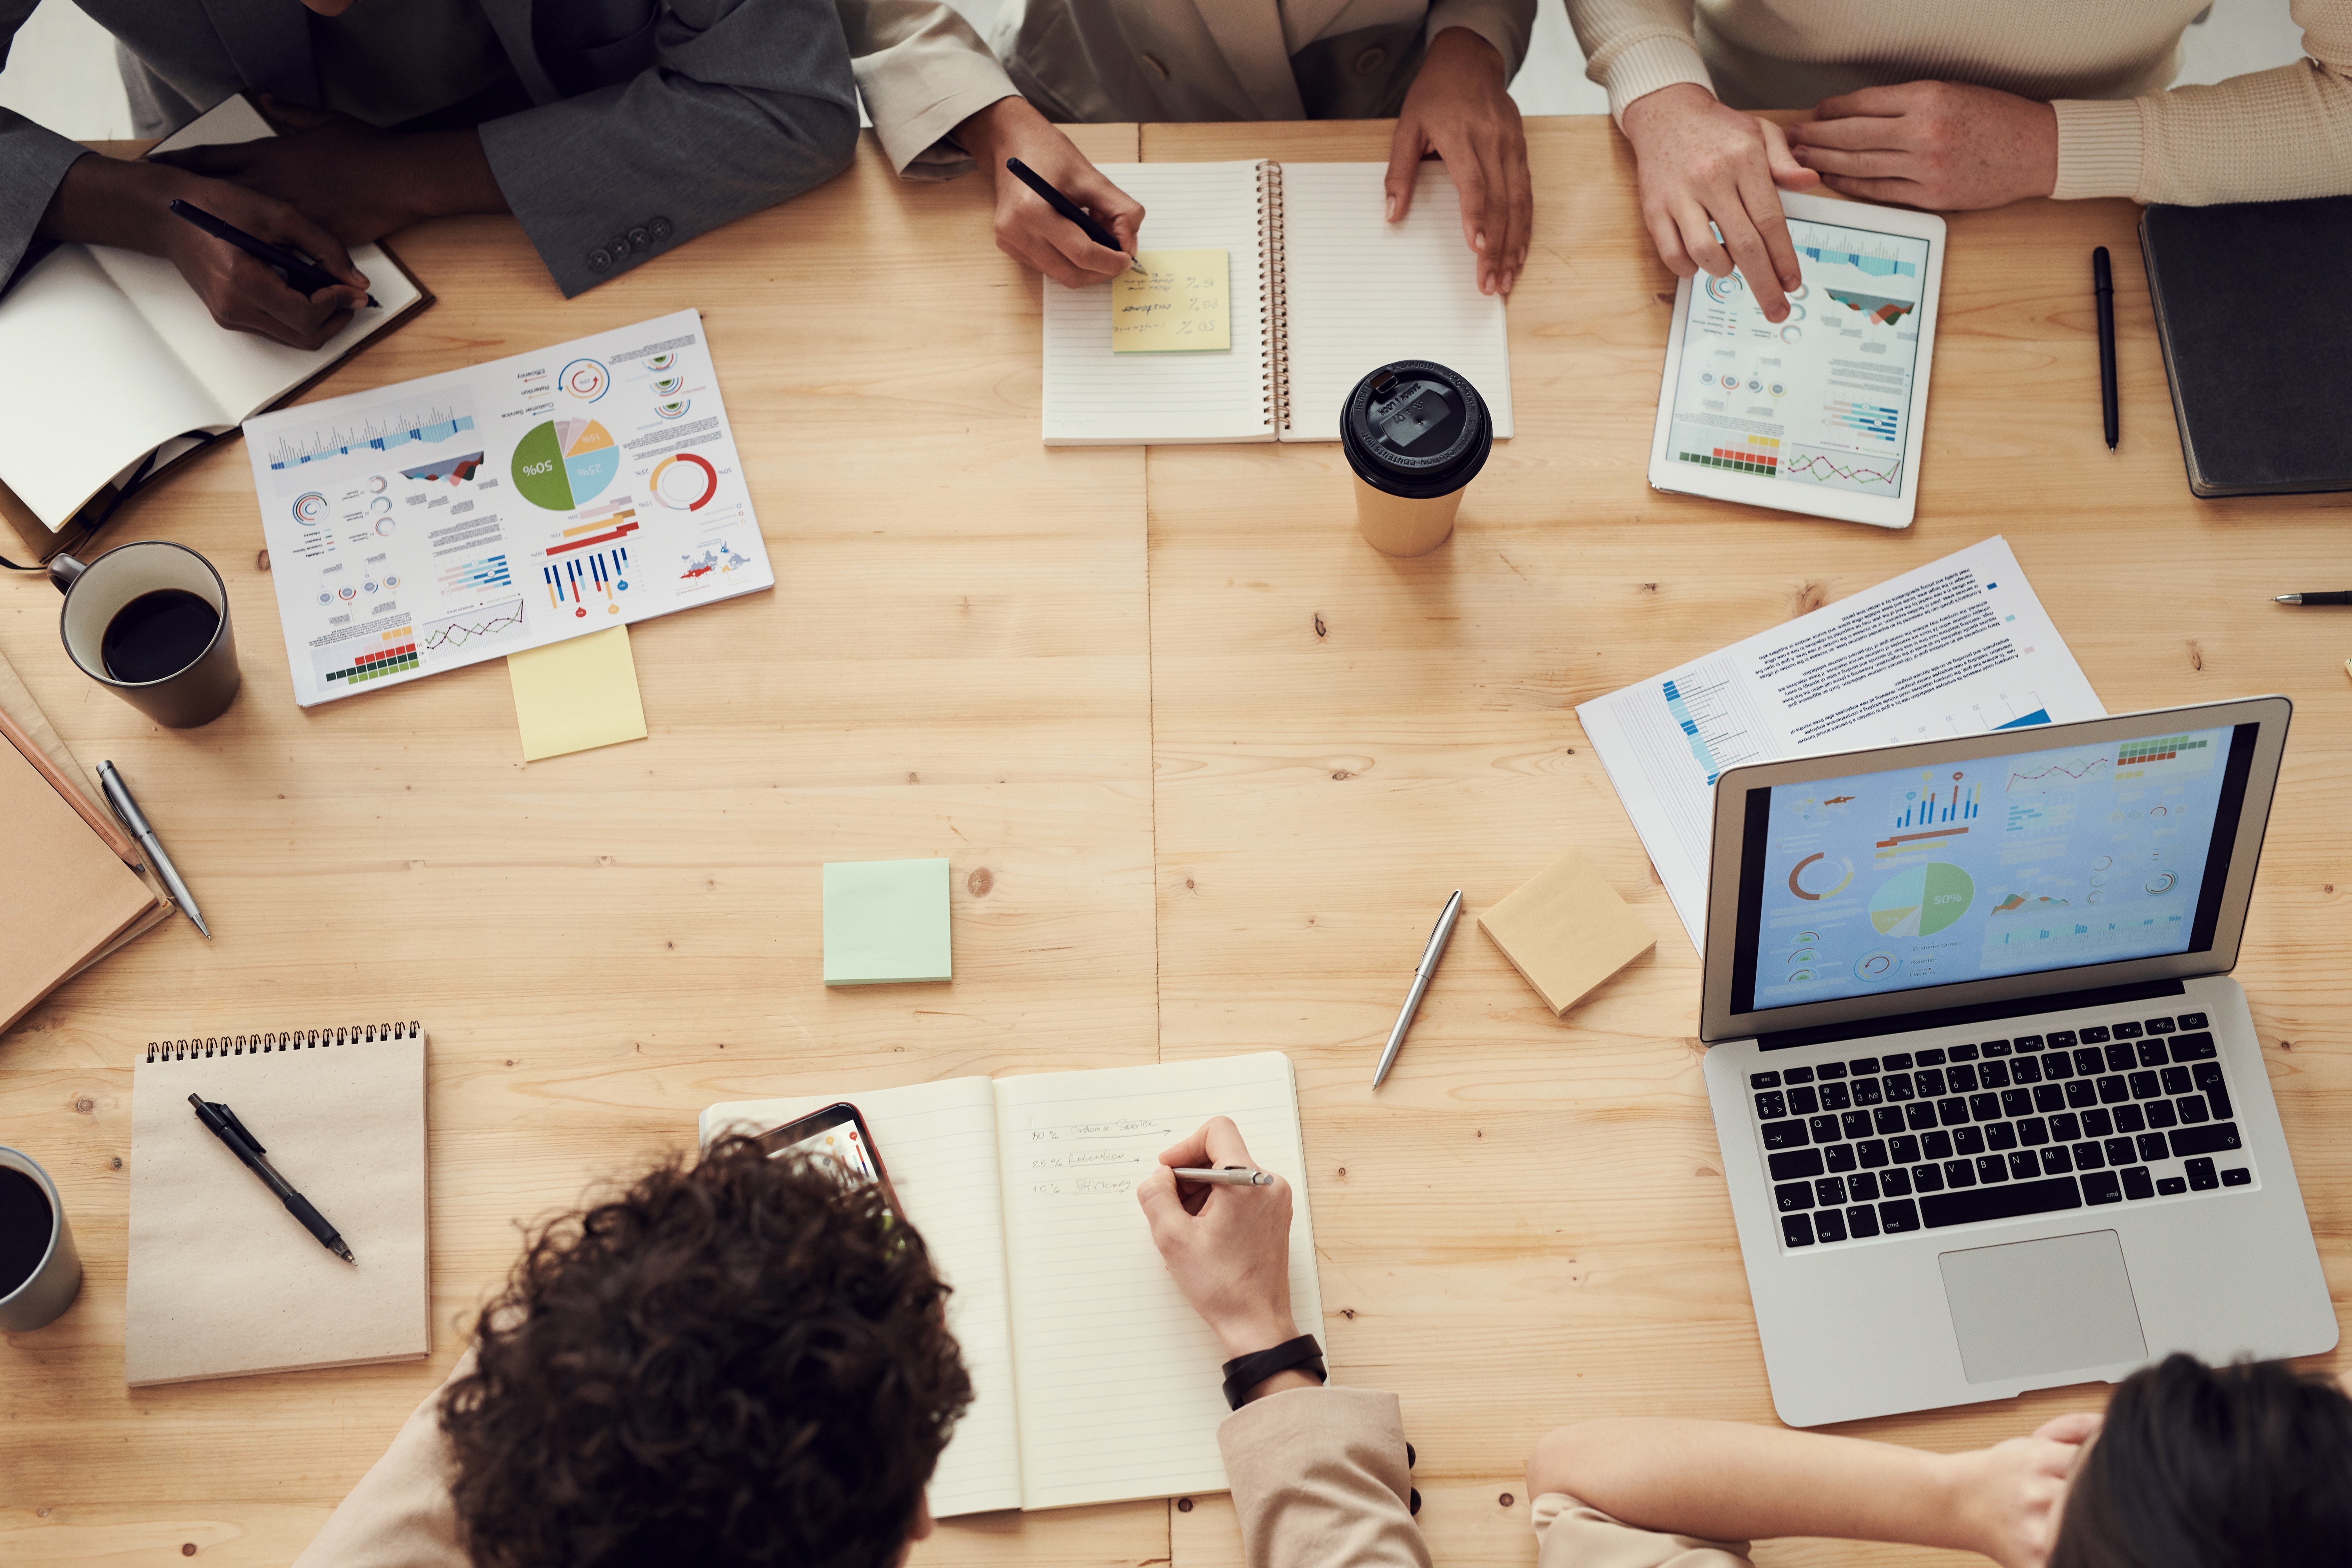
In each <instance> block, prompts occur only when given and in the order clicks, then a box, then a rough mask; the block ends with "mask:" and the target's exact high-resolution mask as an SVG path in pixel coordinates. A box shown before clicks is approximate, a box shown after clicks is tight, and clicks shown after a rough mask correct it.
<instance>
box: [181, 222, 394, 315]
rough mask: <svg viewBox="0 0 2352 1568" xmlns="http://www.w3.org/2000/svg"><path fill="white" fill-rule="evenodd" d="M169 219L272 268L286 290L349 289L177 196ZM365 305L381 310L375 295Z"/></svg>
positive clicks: (313, 266)
mask: <svg viewBox="0 0 2352 1568" xmlns="http://www.w3.org/2000/svg"><path fill="white" fill-rule="evenodd" d="M172 216H173V217H178V218H185V219H187V220H188V222H190V223H192V224H194V225H195V226H197V227H198V228H200V229H203V230H204V231H205V233H206V234H208V235H211V236H212V237H214V238H215V239H217V240H220V241H221V242H223V243H224V244H227V245H234V246H236V247H237V248H238V249H239V250H242V251H244V252H245V253H246V254H247V256H250V257H252V258H255V259H256V260H257V261H260V262H262V263H264V264H266V265H268V266H270V267H275V268H278V271H280V272H282V273H284V274H285V275H286V284H287V287H289V288H290V289H294V290H295V291H296V292H298V293H300V294H305V295H309V294H316V293H317V292H318V291H319V290H320V289H346V288H349V287H350V285H349V284H347V283H345V282H344V281H343V280H342V279H340V278H338V277H336V276H335V275H334V274H333V273H331V272H329V271H327V270H326V269H325V268H321V267H320V266H319V265H318V264H317V263H315V262H310V261H305V260H304V259H303V258H300V257H299V256H297V255H295V254H294V253H293V252H292V251H290V250H281V249H279V248H278V247H277V246H274V245H272V244H270V243H269V242H268V240H266V239H256V238H254V237H253V236H251V235H249V234H247V233H246V232H245V230H243V229H241V228H239V227H237V226H236V225H235V224H233V223H230V222H228V221H227V220H226V219H224V218H216V217H215V216H213V215H212V214H210V213H208V212H206V211H205V209H204V208H202V207H200V206H196V205H194V204H192V203H189V202H184V201H182V200H181V199H180V198H179V197H177V196H173V198H172ZM367 302H368V305H369V306H370V308H372V309H373V310H382V309H383V306H381V305H378V304H377V303H376V302H375V296H374V295H373V294H371V295H369V296H368V297H367Z"/></svg>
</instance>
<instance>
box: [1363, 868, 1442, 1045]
mask: <svg viewBox="0 0 2352 1568" xmlns="http://www.w3.org/2000/svg"><path fill="white" fill-rule="evenodd" d="M1461 913H1462V893H1461V890H1460V889H1455V890H1454V896H1453V897H1452V898H1450V899H1448V900H1445V908H1444V910H1443V911H1442V912H1441V913H1440V914H1439V915H1438V917H1437V929H1436V930H1435V931H1431V932H1430V933H1429V945H1428V946H1427V947H1425V948H1423V950H1422V953H1421V963H1420V965H1419V967H1417V968H1415V969H1414V970H1413V972H1412V990H1410V991H1408V992H1406V993H1405V997H1404V1007H1403V1009H1402V1011H1401V1012H1399V1013H1398V1014H1397V1021H1396V1027H1395V1028H1393V1029H1391V1030H1390V1031H1389V1043H1388V1048H1387V1049H1385V1050H1383V1051H1381V1065H1380V1066H1379V1067H1378V1068H1375V1069H1374V1070H1373V1073H1372V1087H1373V1088H1374V1089H1378V1088H1380V1087H1381V1079H1384V1078H1386V1077H1388V1076H1389V1068H1392V1067H1394V1066H1395V1065H1396V1059H1397V1052H1399V1051H1401V1050H1402V1049H1403V1048H1404V1033H1405V1031H1406V1030H1407V1029H1410V1028H1412V1016H1413V1015H1414V1014H1415V1013H1417V1012H1419V1011H1420V1010H1421V998H1422V994H1423V992H1425V991H1427V990H1428V989H1429V977H1430V976H1431V975H1433V974H1434V973H1437V961H1438V960H1439V959H1440V958H1442V957H1444V954H1445V942H1446V939H1447V938H1449V937H1451V936H1452V935H1453V934H1454V920H1455V918H1456V917H1457V916H1459V915H1460V914H1461Z"/></svg>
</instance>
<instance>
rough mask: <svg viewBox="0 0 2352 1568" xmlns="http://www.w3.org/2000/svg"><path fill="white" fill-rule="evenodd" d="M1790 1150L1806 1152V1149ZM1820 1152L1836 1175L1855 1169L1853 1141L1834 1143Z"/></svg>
mask: <svg viewBox="0 0 2352 1568" xmlns="http://www.w3.org/2000/svg"><path fill="white" fill-rule="evenodd" d="M1790 1152H1791V1153H1803V1152H1806V1151H1804V1150H1791V1151H1790ZM1819 1152H1820V1153H1821V1154H1822V1157H1823V1159H1824V1160H1825V1161H1826V1162H1827V1163H1828V1164H1829V1168H1830V1171H1831V1173H1832V1174H1834V1175H1841V1176H1842V1175H1843V1174H1845V1173H1847V1172H1848V1171H1851V1170H1853V1165H1854V1160H1853V1144H1851V1143H1832V1144H1831V1145H1830V1146H1829V1147H1828V1148H1826V1149H1823V1150H1821V1151H1819Z"/></svg>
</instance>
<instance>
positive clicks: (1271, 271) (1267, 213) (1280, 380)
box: [1257, 162, 1290, 436]
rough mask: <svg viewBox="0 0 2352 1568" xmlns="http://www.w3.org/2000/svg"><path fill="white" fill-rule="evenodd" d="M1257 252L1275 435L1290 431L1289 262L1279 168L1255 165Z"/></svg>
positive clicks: (1269, 406)
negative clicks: (1261, 270) (1262, 267)
mask: <svg viewBox="0 0 2352 1568" xmlns="http://www.w3.org/2000/svg"><path fill="white" fill-rule="evenodd" d="M1257 241H1258V253H1259V254H1260V255H1262V256H1264V257H1265V283H1264V284H1263V285H1262V286H1261V288H1260V289H1259V293H1258V321H1259V323H1260V324H1261V325H1262V326H1263V327H1264V328H1265V332H1266V356H1265V363H1266V374H1265V385H1266V401H1267V408H1266V412H1267V414H1268V415H1269V416H1271V417H1272V419H1273V421H1274V429H1275V434H1276V435H1277V436H1278V435H1280V434H1281V433H1282V432H1284V431H1286V430H1287V429H1289V428H1290V286H1289V269H1290V263H1289V261H1288V259H1287V258H1286V257H1285V256H1284V254H1283V252H1284V250H1285V249H1286V247H1285V245H1284V243H1283V231H1282V165H1281V164H1279V163H1271V162H1269V163H1260V164H1259V165H1258V166H1257Z"/></svg>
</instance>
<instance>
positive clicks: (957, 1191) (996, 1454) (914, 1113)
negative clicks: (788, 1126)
mask: <svg viewBox="0 0 2352 1568" xmlns="http://www.w3.org/2000/svg"><path fill="white" fill-rule="evenodd" d="M843 1100H848V1101H849V1102H850V1103H851V1104H853V1105H855V1106H856V1107H857V1110H858V1114H860V1115H861V1116H863V1117H865V1118H866V1126H867V1128H868V1129H870V1130H871V1131H872V1132H873V1134H874V1144H875V1147H876V1148H877V1150H879V1151H880V1152H881V1155H882V1163H883V1166H884V1167H885V1168H886V1169H887V1170H888V1171H889V1173H890V1186H891V1189H892V1190H893V1191H895V1192H896V1193H897V1194H898V1202H899V1205H900V1206H901V1207H903V1208H904V1209H905V1210H906V1214H907V1217H908V1219H909V1220H911V1221H912V1222H913V1223H914V1226H915V1228H916V1229H918V1230H919V1231H921V1232H922V1233H923V1242H924V1245H926V1246H927V1247H929V1248H930V1251H931V1258H932V1261H933V1262H934V1263H935V1264H936V1265H937V1266H938V1268H939V1271H940V1277H941V1278H942V1279H946V1280H947V1282H948V1283H949V1284H950V1285H951V1286H953V1287H955V1294H954V1295H952V1296H950V1297H949V1298H948V1327H949V1328H950V1329H952V1330H954V1331H955V1336H956V1342H957V1343H958V1344H959V1345H961V1347H962V1350H963V1364H964V1370H965V1371H966V1372H968V1373H971V1389H972V1400H971V1408H970V1409H969V1410H967V1411H965V1412H964V1416H963V1419H962V1420H961V1421H960V1422H958V1423H957V1424H956V1429H955V1436H953V1437H952V1438H951V1439H950V1441H949V1443H948V1447H947V1451H946V1452H945V1453H943V1454H941V1455H940V1465H939V1468H938V1469H937V1470H935V1471H933V1472H932V1475H931V1485H930V1492H929V1496H930V1500H931V1512H932V1513H933V1514H935V1515H937V1516H938V1517H940V1518H941V1519H946V1518H949V1517H951V1516H953V1515H955V1514H960V1513H980V1512H983V1511H985V1510H991V1509H1001V1508H1019V1507H1020V1506H1021V1448H1020V1442H1019V1439H1018V1436H1017V1428H1016V1426H1015V1422H1014V1415H1013V1412H1014V1400H1013V1335H1012V1331H1011V1329H1010V1328H1009V1326H1008V1325H1007V1324H1006V1322H1005V1308H1006V1300H1005V1289H1004V1219H1003V1206H1002V1204H1001V1202H1000V1199H999V1195H998V1190H997V1175H996V1095H995V1090H994V1088H993V1086H992V1084H991V1083H990V1081H989V1080H988V1079H984V1078H958V1079H947V1080H946V1081H944V1082H940V1083H923V1084H915V1085H912V1086H910V1087H908V1088H905V1089H869V1090H866V1091H864V1092H861V1093H857V1094H849V1095H844V1094H825V1095H813V1096H802V1097H800V1098H797V1099H792V1100H735V1101H732V1102H730V1103H728V1104H724V1105H714V1106H711V1107H710V1108H709V1110H705V1111H704V1112H703V1113H702V1127H701V1133H702V1142H705V1143H709V1142H710V1141H711V1140H712V1139H713V1138H716V1137H718V1136H719V1134H720V1133H722V1132H726V1131H738V1130H740V1131H745V1132H764V1131H767V1130H768V1129H770V1128H772V1127H781V1126H782V1125H783V1124H784V1123H785V1122H787V1121H797V1120H799V1119H800V1118H801V1117H803V1116H806V1115H808V1114H809V1113H810V1112H811V1111H815V1110H824V1108H825V1107H826V1106H828V1105H837V1104H839V1103H840V1102H841V1101H843Z"/></svg>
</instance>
